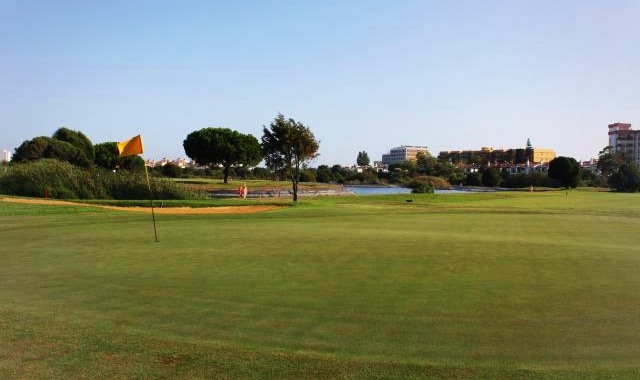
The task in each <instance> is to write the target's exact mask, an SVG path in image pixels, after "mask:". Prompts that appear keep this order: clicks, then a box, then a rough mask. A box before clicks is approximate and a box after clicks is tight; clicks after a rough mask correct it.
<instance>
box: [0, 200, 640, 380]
mask: <svg viewBox="0 0 640 380" xmlns="http://www.w3.org/2000/svg"><path fill="white" fill-rule="evenodd" d="M407 199H409V200H412V202H407ZM639 201H640V199H639V198H638V197H637V195H633V194H610V193H586V192H569V193H568V194H566V193H564V192H551V193H534V194H528V193H496V194H467V195H447V196H443V195H398V196H381V197H339V198H338V197H336V198H321V199H307V200H304V201H302V202H300V203H299V204H298V205H296V207H290V208H284V209H282V210H278V211H272V212H267V213H262V214H255V215H208V216H205V215H187V216H176V215H163V216H161V217H160V218H158V228H159V233H160V240H161V242H160V243H157V244H156V243H154V241H153V231H152V227H151V223H150V221H149V220H148V219H149V218H148V216H146V215H138V214H133V213H132V214H129V213H121V212H110V211H105V210H95V209H92V208H85V207H58V208H56V207H53V206H28V205H17V204H9V203H5V202H0V241H1V242H2V248H1V249H2V251H1V252H2V253H1V254H0V260H1V261H0V263H1V265H0V341H1V342H3V344H2V345H0V378H22V379H34V378H35V379H37V378H41V379H45V378H46V379H49V378H60V379H62V378H122V379H125V378H186V379H199V378H233V379H259V378H284V379H304V378H308V379H323V378H324V379H332V378H345V379H346V378H348V379H357V378H362V379H370V378H374V379H375V378H380V379H382V378H391V379H412V378H414V379H418V378H424V379H636V378H638V377H639V376H640V359H638V358H640V294H638V291H637V290H638V289H639V288H640V276H638V275H637V273H638V269H640V248H639V247H638V245H637V234H636V233H634V231H639V230H640V219H639V218H638V216H640V202H639Z"/></svg>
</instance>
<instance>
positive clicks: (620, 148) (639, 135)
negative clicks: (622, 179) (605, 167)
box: [609, 123, 640, 164]
mask: <svg viewBox="0 0 640 380" xmlns="http://www.w3.org/2000/svg"><path fill="white" fill-rule="evenodd" d="M609 146H610V147H611V153H613V154H619V155H620V156H622V157H623V158H624V160H625V161H633V162H635V163H637V164H640V131H634V130H633V129H631V124H629V123H613V124H609Z"/></svg>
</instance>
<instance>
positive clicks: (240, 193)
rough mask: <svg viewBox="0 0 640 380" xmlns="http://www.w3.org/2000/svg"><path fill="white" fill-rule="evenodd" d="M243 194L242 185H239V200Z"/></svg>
mask: <svg viewBox="0 0 640 380" xmlns="http://www.w3.org/2000/svg"><path fill="white" fill-rule="evenodd" d="M243 194H244V183H243V184H242V185H240V188H239V189H238V196H239V197H240V198H243Z"/></svg>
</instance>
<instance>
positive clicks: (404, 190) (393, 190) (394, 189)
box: [344, 186, 466, 195]
mask: <svg viewBox="0 0 640 380" xmlns="http://www.w3.org/2000/svg"><path fill="white" fill-rule="evenodd" d="M344 190H345V191H348V192H352V193H354V194H357V195H383V194H408V193H411V189H410V188H408V187H399V186H390V187H387V186H345V187H344ZM461 193H466V191H462V190H436V194H461Z"/></svg>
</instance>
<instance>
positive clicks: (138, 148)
mask: <svg viewBox="0 0 640 380" xmlns="http://www.w3.org/2000/svg"><path fill="white" fill-rule="evenodd" d="M118 154H120V157H124V156H135V155H137V154H142V138H140V135H138V136H136V137H132V138H131V139H129V140H127V141H123V142H119V143H118Z"/></svg>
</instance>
